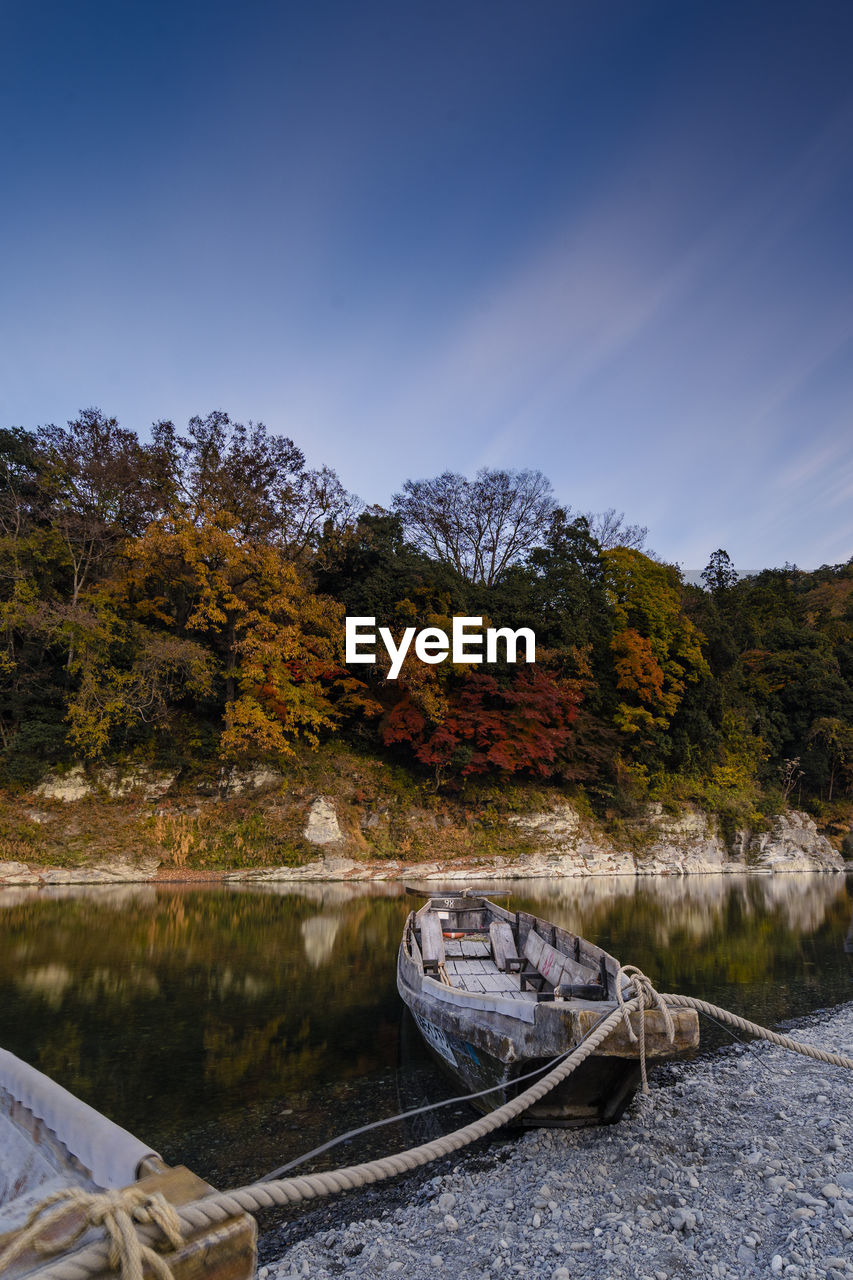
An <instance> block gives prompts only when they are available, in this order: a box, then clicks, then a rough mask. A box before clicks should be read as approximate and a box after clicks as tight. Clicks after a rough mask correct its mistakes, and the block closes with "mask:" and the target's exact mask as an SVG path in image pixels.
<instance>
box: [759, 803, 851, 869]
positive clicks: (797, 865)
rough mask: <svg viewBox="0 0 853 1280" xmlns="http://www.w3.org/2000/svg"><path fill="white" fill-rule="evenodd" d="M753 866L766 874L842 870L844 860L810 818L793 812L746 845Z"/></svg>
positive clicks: (776, 821) (778, 818)
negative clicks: (766, 872)
mask: <svg viewBox="0 0 853 1280" xmlns="http://www.w3.org/2000/svg"><path fill="white" fill-rule="evenodd" d="M750 854H751V859H750V860H751V861H752V864H753V865H754V866H757V867H765V868H766V869H767V870H768V871H842V870H843V869H844V859H843V858H842V856H841V854H840V853H838V852H837V851H836V850H835V849H834V848H833V847H832V845H831V844H830V843H829V841H828V840H827V838H826V836H823V835H821V833H820V832H819V831H818V829H817V823H816V822H815V820H814V818H812V817H810V815H809V814H807V813H800V812H798V811H797V810H796V809H789V810H788V811H787V812H786V813H780V814H779V815H778V817H777V818H776V819H775V820H774V823H773V826H772V828H771V829H770V831H768V832H764V833H763V834H761V835H758V836H753V838H752V841H751V842H750Z"/></svg>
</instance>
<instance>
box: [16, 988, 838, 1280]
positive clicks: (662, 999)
mask: <svg viewBox="0 0 853 1280" xmlns="http://www.w3.org/2000/svg"><path fill="white" fill-rule="evenodd" d="M623 977H625V978H627V980H628V981H630V982H631V984H632V986H633V987H634V989H635V990H639V991H640V994H638V995H636V996H634V997H633V998H632V999H630V1000H627V1001H626V1000H625V999H624V997H623V996H622V993H621V985H622V978H623ZM652 1006H654V1007H656V1008H659V1009H660V1010H661V1012H662V1013H663V1015H664V1019H665V1022H667V1021H668V1025H667V1030H668V1031H669V1027H670V1026H671V1016H670V1013H669V1010H670V1009H696V1010H697V1011H699V1012H700V1013H707V1014H710V1015H712V1016H714V1017H717V1018H720V1019H721V1020H722V1021H724V1022H730V1023H731V1024H732V1025H733V1026H736V1027H739V1028H740V1029H741V1030H742V1031H747V1032H749V1033H750V1034H751V1035H754V1036H756V1037H757V1038H760V1039H763V1040H768V1041H770V1043H771V1044H777V1045H780V1046H781V1047H782V1048H783V1049H790V1050H792V1051H793V1052H795V1053H800V1054H803V1055H804V1056H805V1057H808V1058H814V1059H816V1060H817V1061H818V1062H825V1063H828V1064H830V1065H832V1066H838V1067H845V1068H847V1069H848V1070H853V1058H848V1057H846V1056H845V1055H843V1054H839V1053H830V1052H828V1051H827V1050H825V1049H818V1048H816V1047H815V1046H813V1045H810V1044H803V1043H802V1042H801V1041H799V1040H794V1039H793V1038H792V1037H791V1036H784V1035H779V1034H777V1033H776V1032H775V1031H768V1030H767V1029H766V1028H765V1027H761V1026H759V1025H758V1024H757V1023H755V1022H750V1021H749V1020H748V1019H746V1018H741V1017H739V1016H738V1015H737V1014H734V1013H729V1011H728V1010H727V1009H720V1008H719V1007H718V1006H717V1005H713V1004H708V1003H707V1002H706V1001H704V1000H698V999H696V998H694V997H692V996H681V995H661V994H659V993H658V992H657V991H655V989H654V987H653V986H652V985H651V983H650V982H649V980H648V978H646V977H645V976H644V975H643V974H641V973H640V972H639V970H633V969H629V970H627V971H625V970H621V971H620V976H619V980H618V982H617V1007H616V1008H615V1009H613V1010H612V1011H611V1012H610V1013H609V1014H608V1015H607V1017H605V1018H604V1019H602V1021H601V1022H599V1023H598V1024H597V1025H596V1026H595V1027H594V1028H593V1030H592V1031H591V1032H590V1033H589V1035H588V1036H586V1037H585V1039H584V1040H583V1041H582V1043H581V1044H579V1045H578V1047H577V1048H576V1049H574V1050H573V1051H572V1053H570V1054H569V1055H568V1057H566V1058H565V1059H564V1060H563V1061H562V1062H560V1064H559V1065H558V1066H556V1067H554V1068H553V1069H552V1070H551V1071H549V1072H548V1074H547V1075H545V1076H543V1077H542V1079H540V1080H538V1081H537V1082H536V1083H535V1084H533V1085H531V1086H530V1088H528V1089H525V1090H524V1092H523V1093H520V1094H519V1095H518V1096H517V1097H515V1098H512V1099H510V1101H509V1102H505V1103H504V1104H503V1106H501V1107H498V1108H497V1109H496V1110H495V1111H491V1112H489V1114H488V1115H485V1116H481V1117H479V1118H478V1119H477V1120H475V1121H473V1122H472V1123H471V1124H467V1125H464V1126H463V1127H462V1128H461V1129H457V1130H456V1131H455V1132H454V1133H449V1134H445V1135H444V1136H443V1137H440V1138H436V1139H434V1140H433V1141H432V1142H427V1143H424V1144H423V1145H422V1146H419V1147H413V1148H411V1149H410V1150H409V1151H403V1152H401V1153H400V1154H398V1155H392V1156H385V1157H383V1158H382V1159H380V1160H370V1161H368V1162H367V1163H366V1164H360V1165H351V1166H349V1167H347V1168H343V1169H335V1170H332V1171H329V1172H326V1173H314V1174H309V1175H306V1176H304V1177H295V1178H283V1179H280V1180H278V1181H275V1182H259V1183H254V1184H252V1185H250V1186H246V1187H240V1188H238V1189H237V1190H236V1191H230V1192H214V1193H212V1194H211V1195H209V1196H206V1197H205V1198H204V1199H202V1200H196V1201H195V1202H194V1203H192V1204H189V1205H182V1206H181V1207H180V1208H178V1209H177V1210H176V1217H177V1221H178V1224H179V1229H180V1231H181V1233H182V1234H183V1236H184V1237H186V1236H188V1235H190V1234H192V1233H194V1232H197V1231H201V1230H205V1229H207V1228H209V1227H211V1226H215V1225H217V1224H219V1223H221V1222H224V1221H226V1220H227V1219H228V1218H230V1217H233V1216H234V1215H236V1214H239V1213H242V1212H248V1213H253V1212H256V1211H257V1210H259V1209H271V1208H274V1207H281V1206H284V1205H288V1204H296V1203H299V1202H301V1201H303V1200H312V1199H315V1198H317V1197H320V1196H327V1195H331V1194H333V1193H334V1192H337V1191H350V1190H353V1189H355V1188H357V1187H363V1186H366V1185H368V1184H370V1183H374V1182H380V1181H382V1180H383V1179H384V1178H392V1177H395V1176H396V1175H398V1174H401V1173H406V1172H409V1171H411V1170H412V1169H417V1168H419V1167H420V1166H421V1165H425V1164H428V1163H429V1162H430V1161H432V1160H436V1159H439V1158H441V1157H442V1156H447V1155H450V1154H451V1153H452V1152H454V1151H458V1150H459V1149H460V1148H461V1147H465V1146H468V1145H469V1144H470V1143H472V1142H477V1141H478V1140H479V1139H480V1138H484V1137H486V1135H487V1134H489V1133H492V1132H493V1131H494V1130H495V1129H499V1128H501V1127H502V1126H503V1125H505V1124H509V1123H510V1122H511V1121H513V1120H515V1119H516V1118H517V1117H518V1116H519V1115H521V1113H522V1112H524V1111H526V1110H527V1109H528V1108H529V1107H531V1106H532V1105H533V1104H534V1103H536V1102H539V1101H540V1099H541V1098H543V1097H544V1096H545V1095H546V1094H547V1093H549V1092H550V1091H551V1090H552V1089H554V1088H556V1086H557V1085H559V1084H561V1083H562V1081H563V1080H565V1079H567V1078H568V1076H570V1075H571V1074H572V1072H573V1071H576V1070H577V1068H578V1067H579V1066H580V1065H581V1063H582V1062H585V1061H586V1059H587V1058H588V1057H590V1056H591V1055H592V1054H594V1053H595V1051H596V1050H597V1049H598V1048H599V1046H600V1045H601V1044H602V1043H603V1041H604V1040H606V1039H607V1037H608V1036H609V1035H611V1034H612V1033H613V1031H614V1030H615V1029H616V1028H617V1027H618V1026H619V1025H620V1024H626V1023H627V1025H628V1028H629V1033H630V1037H631V1041H632V1043H636V1042H637V1041H638V1040H639V1039H640V1037H639V1036H638V1034H637V1033H636V1032H635V1031H634V1029H633V1027H632V1026H631V1023H630V1015H631V1014H632V1013H635V1012H637V1011H640V1012H641V1017H640V1020H639V1021H640V1028H641V1032H640V1034H642V1024H643V1022H644V1021H645V1018H644V1016H643V1011H644V1010H645V1009H646V1008H648V1007H652ZM641 1043H643V1044H644V1041H641ZM119 1194H122V1193H119ZM42 1207H44V1206H40V1208H42ZM138 1235H139V1238H140V1241H141V1243H142V1245H143V1247H145V1246H148V1247H150V1245H151V1244H152V1243H153V1242H154V1240H155V1237H156V1228H155V1227H154V1226H152V1225H145V1224H142V1225H140V1227H139V1228H138ZM0 1261H2V1260H0ZM159 1261H161V1262H162V1259H159ZM108 1265H112V1264H111V1263H110V1246H109V1245H108V1243H107V1242H106V1241H97V1242H95V1243H93V1244H91V1245H89V1246H87V1247H86V1248H83V1249H81V1250H79V1251H78V1252H77V1253H76V1254H73V1255H72V1256H70V1257H65V1258H58V1259H56V1260H54V1261H52V1262H50V1263H48V1264H47V1265H46V1266H44V1267H43V1268H41V1269H40V1270H39V1272H38V1273H37V1274H38V1280H88V1277H90V1276H91V1275H92V1274H93V1273H97V1272H99V1271H103V1270H105V1269H106V1268H107V1266H108ZM0 1270H2V1266H0Z"/></svg>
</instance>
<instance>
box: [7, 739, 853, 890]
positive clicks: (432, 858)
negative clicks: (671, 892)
mask: <svg viewBox="0 0 853 1280" xmlns="http://www.w3.org/2000/svg"><path fill="white" fill-rule="evenodd" d="M356 767H357V766H356ZM353 773H354V768H353V767H352V765H351V764H350V765H349V772H347V771H346V770H342V771H341V774H340V776H339V777H338V778H337V779H334V778H333V777H332V776H331V774H327V775H326V785H327V786H328V787H329V790H328V791H327V792H326V794H318V789H317V788H316V784H315V786H314V787H312V786H310V785H308V786H306V785H302V786H296V787H294V784H293V782H292V781H288V782H287V783H285V781H284V778H283V776H282V775H281V774H280V773H278V772H277V771H275V770H272V769H269V768H266V767H257V768H254V769H246V770H236V769H231V770H230V771H227V772H226V771H222V772H221V774H220V776H219V777H218V778H217V777H215V776H214V777H212V778H210V779H208V780H207V781H206V782H205V783H204V784H203V785H201V784H200V785H198V786H196V788H195V790H194V791H192V792H190V791H186V790H185V791H183V792H182V791H180V790H179V789H178V787H177V786H176V779H175V776H174V775H173V774H168V773H162V772H160V773H158V772H156V771H155V770H153V769H150V768H148V767H146V766H136V767H134V768H129V769H125V770H124V771H119V770H116V769H113V768H103V769H101V770H99V771H91V770H88V771H87V770H84V769H83V767H82V766H78V767H75V768H72V769H71V770H69V771H67V772H65V773H64V774H62V775H56V776H53V777H50V778H48V779H47V780H46V781H45V782H44V783H42V785H41V786H40V787H39V788H38V789H37V791H36V792H35V796H34V799H37V801H38V802H40V807H35V806H33V804H32V802H30V803H29V806H28V807H27V804H26V802H24V807H23V809H22V814H23V816H24V817H25V819H26V821H27V822H29V823H32V824H33V827H34V828H38V830H39V832H40V833H41V832H45V833H46V834H47V833H48V832H52V833H53V837H54V844H53V847H54V848H56V847H57V837H61V836H62V835H63V833H65V834H66V835H67V834H68V833H69V832H71V831H72V830H77V831H78V832H79V831H80V830H83V829H87V830H88V829H89V828H90V825H91V821H92V814H91V812H90V809H89V808H87V806H91V805H94V804H96V797H97V796H100V797H101V799H102V800H103V799H104V797H106V800H105V803H106V805H107V810H108V812H107V819H108V821H109V825H110V828H111V831H112V832H113V833H114V832H115V831H116V830H118V831H119V841H118V844H117V845H116V844H115V843H112V844H111V845H110V846H109V856H104V855H105V852H106V850H105V847H104V845H103V843H102V845H101V848H100V850H99V849H98V848H97V847H96V846H95V847H93V848H92V852H91V856H90V857H89V858H88V859H87V860H86V865H85V866H82V865H81V866H71V867H65V868H61V869H59V868H54V869H48V868H45V867H44V866H42V865H38V866H36V865H29V864H28V863H27V861H26V860H25V857H22V856H21V851H22V850H23V849H24V848H25V846H23V845H22V844H21V843H20V842H19V843H18V844H17V845H16V844H15V843H14V842H10V843H9V844H7V847H6V848H3V847H2V842H0V859H2V858H3V857H4V855H5V857H6V859H7V861H5V862H4V861H2V860H0V885H8V886H11V885H19V886H25V885H39V884H74V883H113V884H121V883H125V884H126V883H130V882H136V881H148V880H151V879H153V878H155V876H156V872H157V860H158V857H162V858H163V859H165V860H166V862H167V865H168V859H169V856H170V854H169V848H168V846H167V845H158V844H157V842H156V838H155V837H152V836H151V835H150V833H149V832H148V828H145V827H144V826H143V827H142V828H140V827H139V825H137V828H136V831H137V837H138V839H137V843H136V844H134V839H133V838H132V833H131V829H130V827H129V825H127V824H128V820H129V815H130V814H131V813H133V814H135V817H136V820H137V824H138V823H139V822H140V821H141V822H142V823H143V824H144V823H145V822H146V821H147V822H148V823H149V825H151V824H155V825H156V822H158V821H160V818H161V817H162V820H163V822H164V823H166V824H167V823H168V822H172V823H173V824H174V823H180V822H185V823H186V825H187V830H190V829H191V824H192V822H193V821H195V815H199V814H202V815H204V814H206V815H207V820H208V821H212V822H213V823H214V825H215V826H216V827H217V829H219V827H220V826H221V822H222V815H223V814H224V813H225V811H226V810H227V809H228V806H229V804H231V805H232V807H233V803H232V802H234V798H235V797H239V799H238V800H237V801H236V804H237V806H238V808H239V809H240V812H241V814H245V813H248V812H255V811H257V812H258V813H259V814H261V813H262V814H263V815H266V817H265V819H264V820H265V821H267V820H274V821H278V822H279V823H280V827H279V830H286V831H287V832H289V833H290V837H289V838H291V843H292V844H293V847H294V848H296V849H297V852H298V853H299V855H300V856H301V859H302V861H303V864H304V865H288V866H270V865H269V862H270V861H271V860H270V859H268V861H267V865H266V866H265V867H263V868H260V867H257V866H256V867H246V868H245V869H243V870H240V871H236V870H235V871H234V872H233V873H231V877H230V878H234V879H244V880H245V879H251V880H264V881H283V882H284V881H296V882H310V881H337V882H343V881H347V880H354V881H364V880H376V881H382V880H384V881H388V880H400V879H403V878H413V879H417V880H420V881H424V880H427V881H428V880H432V881H436V882H438V881H442V882H454V881H458V882H462V881H470V880H471V878H472V876H475V877H476V878H477V879H479V880H489V879H533V878H549V879H552V880H559V879H578V878H582V877H589V876H612V875H618V876H644V875H675V876H682V875H692V874H708V873H712V874H719V873H724V872H734V871H746V870H754V871H762V872H789V871H790V872H797V871H815V870H818V871H840V870H843V869H844V867H845V866H847V867H850V868H851V869H853V865H851V863H850V862H847V863H845V860H844V858H843V857H842V855H841V854H839V853H837V852H836V850H835V849H834V848H833V846H832V845H831V844H830V842H829V840H827V838H826V837H825V836H824V835H822V834H821V833H820V832H819V831H818V829H817V826H816V824H815V822H814V820H813V819H812V818H811V817H809V815H808V814H805V813H798V812H796V811H788V812H786V813H784V814H780V815H779V816H778V817H776V819H775V820H774V822H773V825H772V827H771V829H770V830H769V831H765V832H761V833H757V832H756V833H753V832H749V831H741V832H738V833H737V836H736V839H735V841H734V845H733V847H732V848H729V847H727V844H726V842H725V840H724V839H723V837H722V835H721V833H720V831H719V829H718V826H717V824H716V822H715V820H714V819H713V818H711V817H709V816H708V815H707V814H705V813H703V812H701V811H699V810H696V809H690V808H687V809H684V810H682V811H681V812H679V813H676V814H672V813H668V812H666V811H665V810H664V809H663V807H662V806H661V805H659V804H658V805H648V806H647V807H646V810H645V812H644V813H643V814H642V815H641V817H640V818H639V819H637V820H635V821H634V822H633V823H631V824H630V825H629V824H626V825H625V827H624V836H623V837H621V838H618V837H613V836H612V835H609V834H608V833H607V832H606V831H604V830H603V829H602V827H600V826H599V825H598V824H597V823H596V822H595V821H594V820H593V819H592V818H590V817H588V816H584V815H582V814H581V813H580V812H579V811H578V809H576V808H575V807H574V806H573V805H572V804H571V803H568V802H567V801H564V800H559V801H556V802H555V803H553V804H550V805H548V806H547V807H543V808H541V809H539V810H537V811H534V812H528V813H524V814H520V815H519V814H516V815H512V816H508V817H506V818H505V819H503V820H502V821H498V823H497V825H496V826H494V827H491V828H487V827H485V826H484V824H483V822H482V819H481V818H480V817H478V816H477V815H476V814H475V813H473V812H469V811H468V810H467V809H466V808H465V807H464V805H462V804H461V803H456V804H455V805H454V804H453V803H447V804H445V805H444V806H443V807H438V808H433V809H428V808H426V807H421V808H419V807H417V805H416V804H415V803H414V801H413V800H412V799H410V798H409V797H405V798H401V797H400V796H399V795H396V796H395V795H393V794H392V793H390V792H387V793H386V790H385V789H383V788H382V786H381V784H380V785H378V786H376V787H375V788H374V791H373V793H372V796H371V799H370V801H369V802H368V803H365V802H364V800H363V798H362V794H361V788H360V787H359V786H357V785H356V783H357V779H354V778H353ZM342 780H343V785H340V784H341V781H342ZM335 781H337V783H338V786H337V790H335V789H334V787H332V786H331V785H330V784H331V783H332V782H335ZM110 805H113V806H114V809H115V814H114V816H113V810H112V809H110V808H109V806H110ZM158 815H160V817H158ZM175 815H177V817H176V816H175ZM102 818H103V815H102ZM104 820H106V819H104ZM493 821H497V820H495V819H493ZM123 823H124V824H125V826H124V827H123V826H122V824H123ZM383 824H384V825H383ZM122 830H124V831H125V839H124V840H122V839H121V831H122ZM377 830H378V831H379V832H380V835H381V836H382V839H381V840H378V839H377V837H376V831H377ZM412 837H414V839H413V838H412ZM247 838H251V837H247ZM294 842H295V843H294ZM300 842H301V846H300ZM43 843H45V844H46V843H47V841H46V840H45V841H44V842H43ZM30 847H37V844H36V843H34V842H32V841H31V845H30ZM241 847H242V848H246V846H245V845H243V846H241ZM113 849H117V852H113ZM407 849H408V850H410V852H409V855H408V857H407V856H406V850H407ZM478 850H479V853H478V852H477V851H478ZM425 851H426V856H427V857H428V858H429V861H427V860H426V859H425V856H424V853H425ZM389 855H390V856H389ZM279 856H280V855H279ZM306 858H307V859H308V861H307V862H306V861H305V860H306ZM245 860H246V861H251V850H249V856H248V857H246V859H245ZM259 860H260V859H259ZM40 861H41V862H44V863H49V861H50V857H49V854H48V856H46V857H44V856H43V857H42V859H41V860H40ZM298 861H299V858H298V857H291V858H290V862H291V863H293V862H298ZM172 865H173V866H174V865H176V864H175V863H174V862H173V863H172ZM177 865H179V866H183V865H186V864H185V863H180V864H177ZM214 865H215V864H214ZM218 865H220V866H221V865H222V862H221V861H220V862H219V864H218ZM232 865H233V864H232ZM198 874H201V873H198Z"/></svg>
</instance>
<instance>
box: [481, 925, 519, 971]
mask: <svg viewBox="0 0 853 1280" xmlns="http://www.w3.org/2000/svg"><path fill="white" fill-rule="evenodd" d="M489 941H490V943H491V945H492V959H493V960H494V962H495V965H496V966H497V968H498V969H500V970H501V972H502V973H511V972H515V973H518V971H519V970H520V969H521V964H522V961H521V957H520V956H519V954H518V950H517V948H516V945H515V938H514V937H513V934H512V929H511V928H510V926H509V925H508V924H507V922H506V921H505V920H493V921H492V923H491V924H490V925H489Z"/></svg>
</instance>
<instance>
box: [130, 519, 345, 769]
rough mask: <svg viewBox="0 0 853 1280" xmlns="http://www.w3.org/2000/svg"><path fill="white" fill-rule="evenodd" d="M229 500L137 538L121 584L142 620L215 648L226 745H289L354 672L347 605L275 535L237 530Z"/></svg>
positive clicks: (234, 750)
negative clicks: (252, 535)
mask: <svg viewBox="0 0 853 1280" xmlns="http://www.w3.org/2000/svg"><path fill="white" fill-rule="evenodd" d="M231 526H232V520H231V513H230V512H228V511H227V510H225V509H218V510H216V511H211V512H209V513H208V514H207V515H206V517H204V518H202V517H201V516H200V514H199V513H198V512H196V513H195V514H194V516H193V518H190V517H189V516H188V515H183V514H180V513H179V514H178V515H176V516H174V517H172V518H170V519H168V520H159V521H157V522H155V523H154V524H152V525H150V526H149V528H148V529H147V530H146V532H145V534H144V535H143V536H142V537H141V538H139V539H138V540H137V541H136V543H135V544H134V547H133V550H132V555H131V562H130V569H129V572H128V575H127V578H126V579H125V581H124V583H123V584H122V589H123V592H124V596H125V610H126V612H129V613H130V616H132V617H133V618H134V619H136V620H138V621H139V622H140V623H142V624H144V625H146V626H148V627H152V626H157V627H159V628H161V629H163V630H165V631H167V632H168V633H169V634H171V635H173V636H177V637H181V638H185V639H191V640H196V641H198V642H200V643H202V644H203V645H204V646H205V647H206V648H207V649H209V650H210V651H212V654H213V655H214V658H215V669H216V678H217V681H218V683H219V687H220V689H221V696H222V700H223V703H224V731H223V735H222V740H221V746H222V751H223V753H224V754H226V755H232V756H234V755H241V754H251V753H252V752H260V753H265V754H272V755H289V754H292V751H293V744H294V743H295V742H296V741H297V740H298V739H300V738H304V739H305V740H307V741H308V742H310V743H316V742H317V740H318V736H319V734H320V732H321V731H323V730H324V729H328V728H331V727H332V726H333V725H334V724H335V723H336V722H337V720H338V718H339V714H340V712H339V711H337V710H336V709H335V707H334V705H333V701H334V698H335V697H336V696H349V695H350V694H352V693H353V691H354V689H355V682H354V681H352V679H351V678H350V677H348V675H347V673H346V671H345V670H344V668H343V666H342V663H341V657H342V652H341V650H342V644H343V616H342V615H343V609H342V607H341V606H340V605H339V604H337V602H335V601H332V600H329V599H328V598H321V597H318V596H316V595H314V594H313V592H312V591H311V590H310V588H309V587H308V585H307V583H306V581H305V579H304V576H303V574H302V572H301V571H300V569H299V567H298V566H297V565H295V564H294V563H293V562H292V561H291V560H290V559H289V558H288V556H287V555H286V554H285V553H284V552H283V551H282V549H281V548H280V547H278V546H276V545H271V544H269V543H265V542H260V541H256V540H254V539H248V538H240V537H238V536H237V535H236V533H235V532H234V530H233V528H232V527H231Z"/></svg>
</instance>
